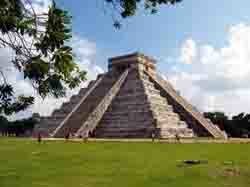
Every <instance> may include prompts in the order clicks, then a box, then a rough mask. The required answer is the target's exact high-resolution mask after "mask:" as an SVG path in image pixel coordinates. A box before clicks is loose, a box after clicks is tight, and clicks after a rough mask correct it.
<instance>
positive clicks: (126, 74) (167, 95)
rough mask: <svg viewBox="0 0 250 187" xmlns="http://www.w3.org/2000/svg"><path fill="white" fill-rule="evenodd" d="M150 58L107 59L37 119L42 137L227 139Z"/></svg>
mask: <svg viewBox="0 0 250 187" xmlns="http://www.w3.org/2000/svg"><path fill="white" fill-rule="evenodd" d="M155 64H156V61H155V60H153V59H151V58H149V57H147V56H145V55H143V54H139V53H134V54H130V55H125V56H120V57H115V58H111V59H109V64H108V72H107V73H105V74H101V75H98V77H97V79H96V80H95V81H91V82H90V83H89V85H88V87H87V88H82V89H81V90H80V92H79V93H78V95H75V96H72V97H71V99H70V101H69V102H66V103H64V104H63V105H62V106H61V108H60V109H57V110H55V111H54V112H53V113H52V115H51V116H50V117H43V118H41V120H40V122H39V123H38V124H37V125H36V126H35V129H34V133H33V134H34V136H36V135H37V134H38V133H41V134H43V136H47V137H55V138H60V137H65V136H66V135H67V134H71V135H73V136H74V137H95V138H150V137H152V135H155V136H156V137H158V138H173V137H176V136H179V137H185V138H192V137H213V138H223V139H225V138H227V136H226V134H225V132H223V131H221V130H220V129H219V128H218V127H217V126H216V125H214V124H213V123H212V122H211V121H209V120H207V119H206V118H204V117H203V115H202V114H201V113H200V112H199V111H197V110H196V109H195V108H194V107H193V106H192V105H191V104H189V103H188V102H187V101H186V100H185V99H184V98H183V97H181V96H180V95H179V94H178V93H177V92H176V91H175V89H174V88H173V87H172V85H171V84H170V83H169V82H168V81H167V80H164V79H162V78H161V77H160V76H159V75H157V73H156V68H155Z"/></svg>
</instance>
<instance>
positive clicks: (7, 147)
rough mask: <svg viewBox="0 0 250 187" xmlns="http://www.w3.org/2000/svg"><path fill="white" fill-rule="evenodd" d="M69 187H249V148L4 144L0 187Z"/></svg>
mask: <svg viewBox="0 0 250 187" xmlns="http://www.w3.org/2000/svg"><path fill="white" fill-rule="evenodd" d="M187 159H200V160H207V161H208V163H204V164H200V165H193V166H183V165H180V162H181V161H182V160H187ZM71 186H72V187H80V186H82V187H85V186H86V187H99V186H102V187H103V186H107V187H112V186H114V187H123V186H124V187H133V186H135V187H139V186H143V187H144V186H145V187H147V186H150V187H158V186H159V187H160V186H162V187H163V186H164V187H166V186H171V187H185V186H190V187H208V186H209V187H214V186H216V187H221V186H225V187H231V186H232V187H235V186H237V187H249V186H250V144H208V143H207V144H206V143H204V144H166V143H150V142H140V143H134V142H130V143H125V142H123V143H118V142H117V143H116V142H112V143H111V142H89V143H86V144H84V143H71V142H64V141H53V142H44V143H42V144H40V145H38V143H37V142H36V141H31V140H21V139H19V140H17V139H0V187H71Z"/></svg>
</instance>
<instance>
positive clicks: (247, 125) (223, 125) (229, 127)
mask: <svg viewBox="0 0 250 187" xmlns="http://www.w3.org/2000/svg"><path fill="white" fill-rule="evenodd" d="M204 116H205V117H206V118H208V119H210V120H211V121H212V122H213V123H214V124H216V125H218V126H219V128H220V129H222V130H225V131H226V132H227V134H228V135H230V136H232V137H246V136H247V137H250V114H245V113H240V114H238V115H235V116H232V119H230V118H229V117H228V116H227V115H226V114H224V113H223V112H205V113H204Z"/></svg>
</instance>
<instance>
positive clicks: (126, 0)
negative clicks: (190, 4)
mask: <svg viewBox="0 0 250 187" xmlns="http://www.w3.org/2000/svg"><path fill="white" fill-rule="evenodd" d="M104 1H106V2H107V3H108V4H109V5H111V7H112V8H113V9H114V11H113V12H114V13H117V14H118V15H119V16H120V17H121V18H123V19H124V18H128V17H131V16H134V15H135V14H136V12H137V11H138V9H139V8H144V9H145V10H147V11H148V12H149V13H151V14H155V13H157V10H158V8H159V6H160V5H166V6H169V5H175V4H177V3H180V2H181V1H182V0H104ZM113 17H114V26H115V27H116V28H118V29H119V28H120V27H121V23H120V20H119V18H117V16H113Z"/></svg>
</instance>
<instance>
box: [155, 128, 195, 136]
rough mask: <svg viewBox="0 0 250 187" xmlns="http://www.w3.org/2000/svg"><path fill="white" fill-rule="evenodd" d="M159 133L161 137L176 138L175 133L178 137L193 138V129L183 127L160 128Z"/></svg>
mask: <svg viewBox="0 0 250 187" xmlns="http://www.w3.org/2000/svg"><path fill="white" fill-rule="evenodd" d="M159 134H160V137H161V138H176V135H178V136H179V137H180V138H193V137H195V135H194V133H193V131H192V130H190V129H183V130H175V129H171V130H170V129H169V130H161V131H160V133H159Z"/></svg>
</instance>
